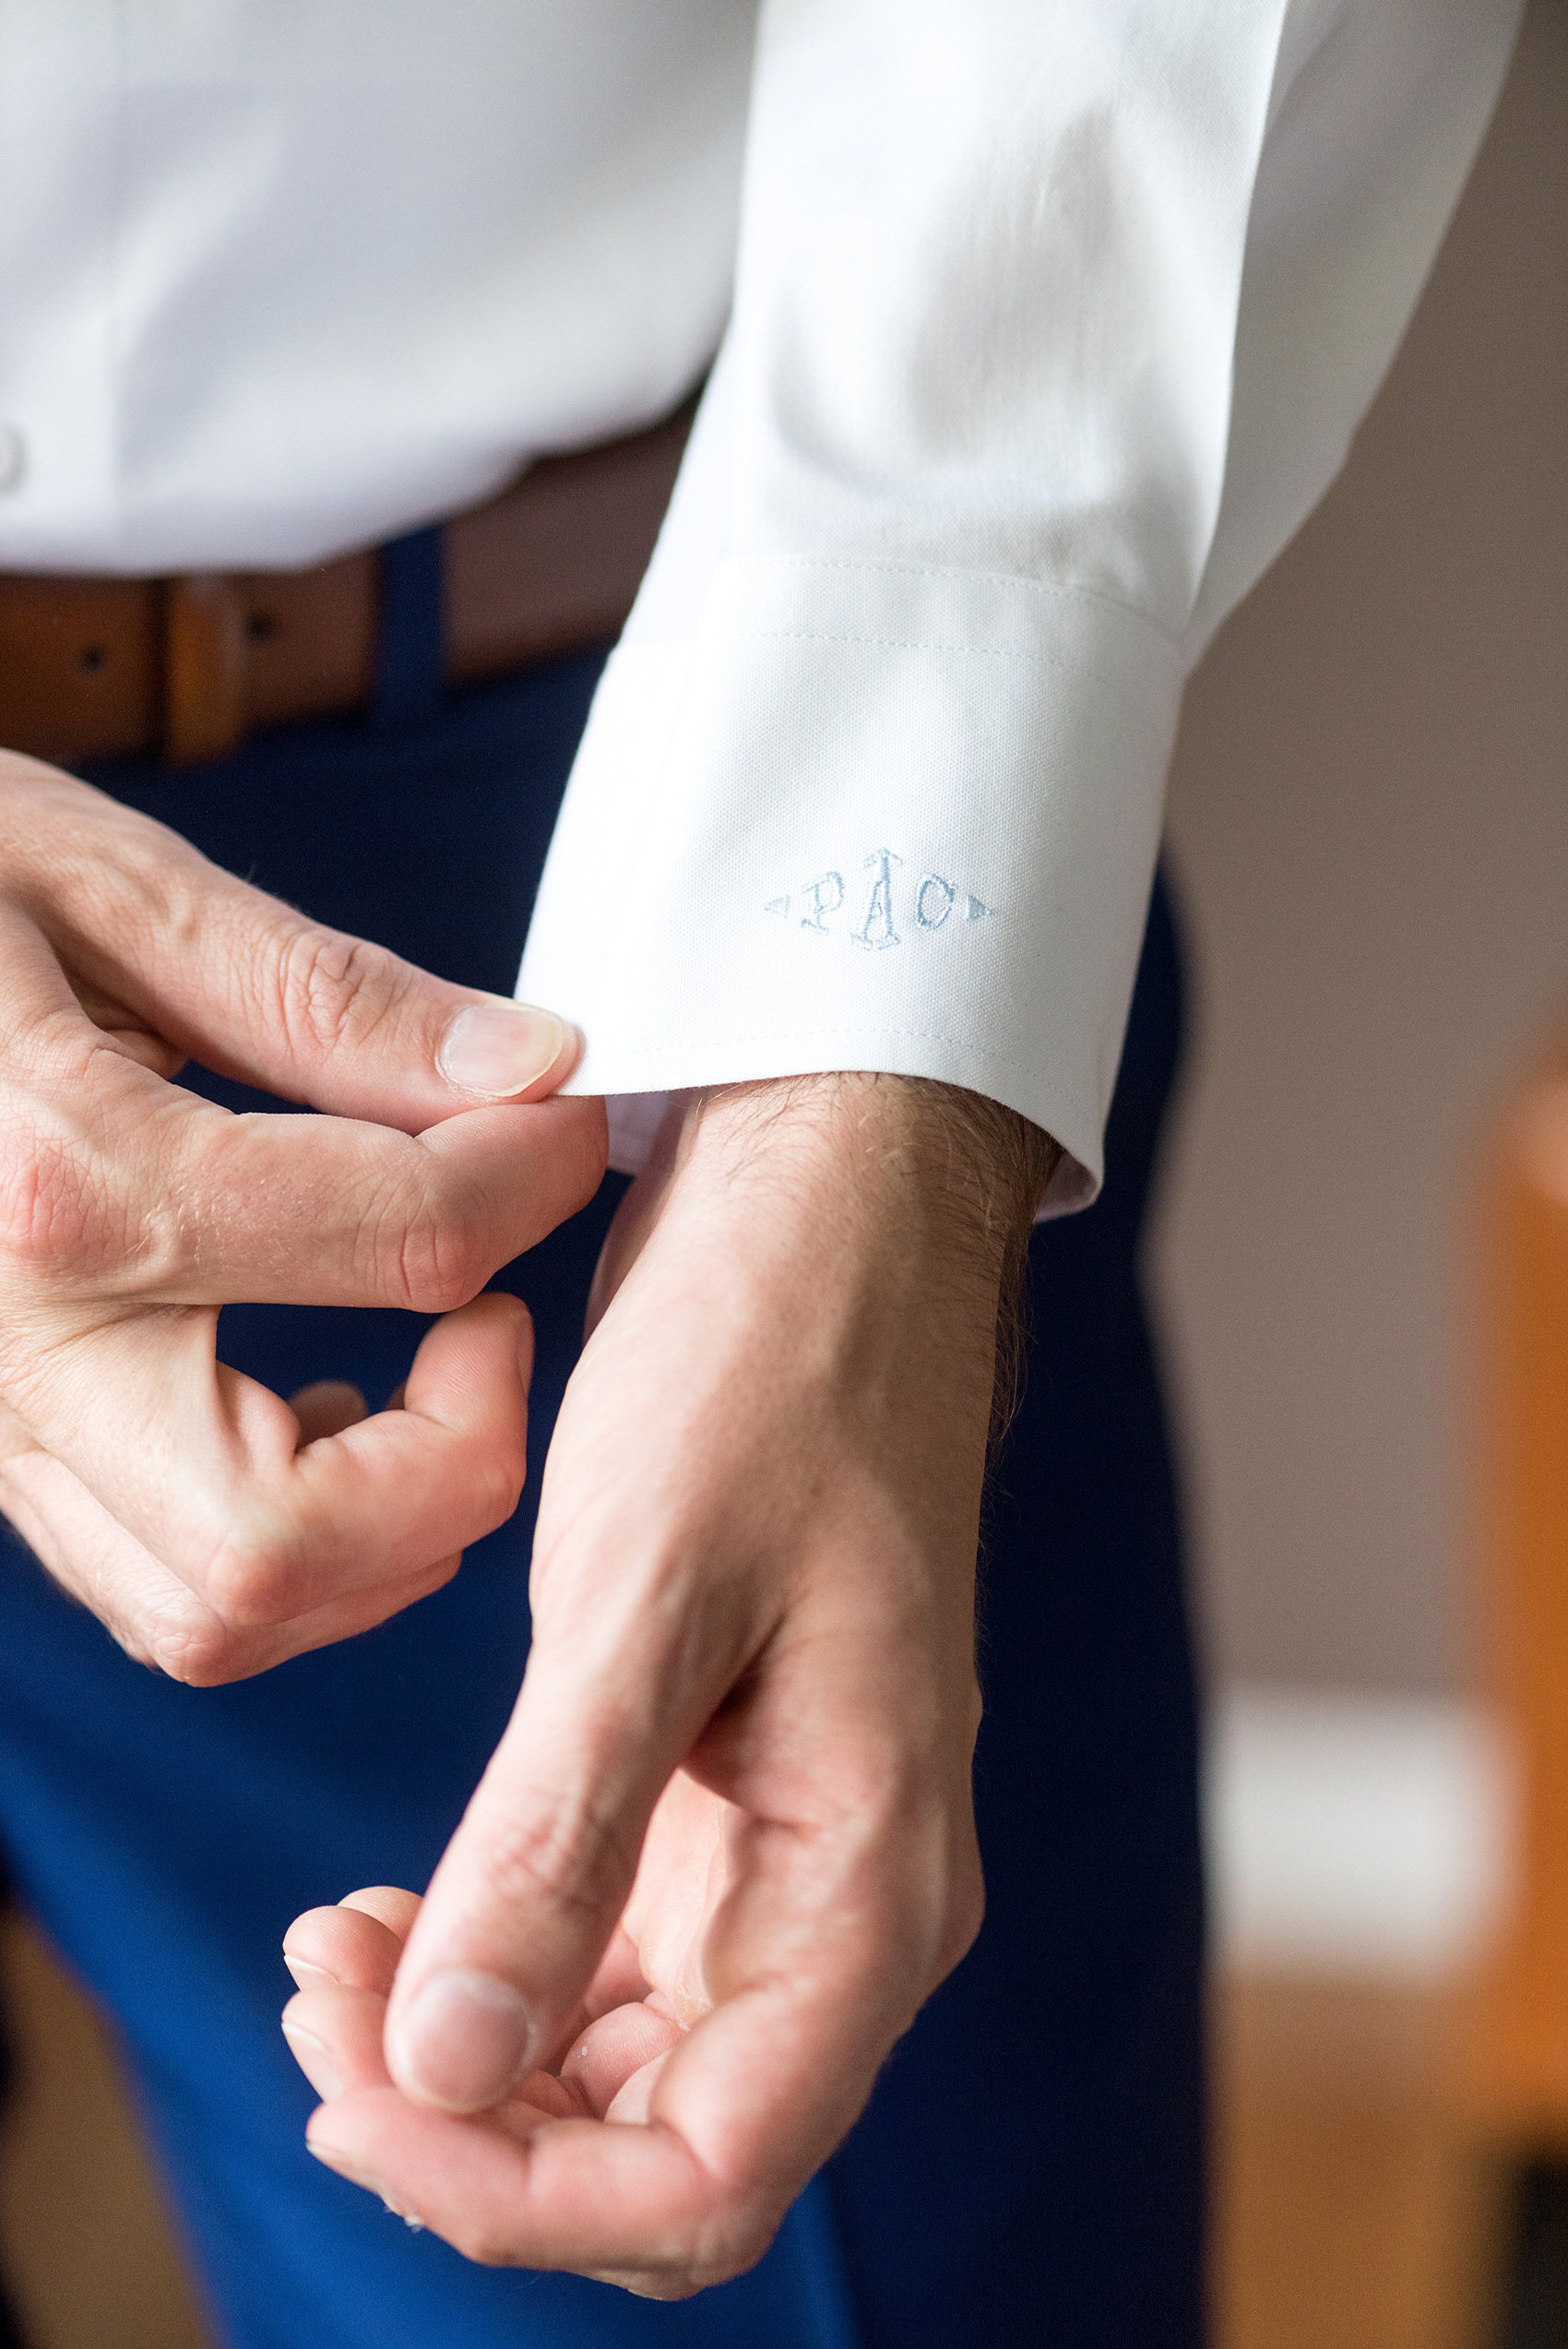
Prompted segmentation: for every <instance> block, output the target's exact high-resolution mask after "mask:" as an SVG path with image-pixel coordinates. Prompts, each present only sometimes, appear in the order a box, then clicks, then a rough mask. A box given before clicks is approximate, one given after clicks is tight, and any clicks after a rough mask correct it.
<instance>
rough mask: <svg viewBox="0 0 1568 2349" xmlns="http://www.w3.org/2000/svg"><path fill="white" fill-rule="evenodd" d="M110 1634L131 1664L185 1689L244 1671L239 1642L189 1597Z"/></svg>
mask: <svg viewBox="0 0 1568 2349" xmlns="http://www.w3.org/2000/svg"><path fill="white" fill-rule="evenodd" d="M116 1637H117V1638H118V1640H119V1642H120V1645H121V1647H123V1648H124V1649H125V1652H126V1654H127V1655H128V1656H130V1657H132V1658H133V1659H134V1661H135V1662H136V1663H144V1664H146V1665H147V1666H148V1669H149V1670H151V1671H153V1672H157V1673H161V1675H163V1677H164V1678H165V1679H166V1680H178V1681H180V1682H182V1683H183V1684H184V1686H185V1687H188V1688H217V1687H221V1686H222V1685H223V1683H224V1682H225V1681H229V1680H237V1679H239V1678H241V1677H243V1675H244V1670H245V1663H244V1642H243V1641H241V1640H237V1639H236V1638H235V1636H234V1634H233V1632H232V1630H231V1629H230V1628H229V1627H228V1625H227V1624H225V1623H222V1622H220V1620H219V1619H218V1617H217V1616H214V1615H212V1614H211V1613H210V1612H209V1611H208V1609H207V1608H206V1607H204V1606H202V1605H201V1604H200V1602H199V1601H197V1600H196V1599H194V1598H193V1599H190V1600H188V1601H185V1602H182V1603H175V1604H171V1605H169V1606H167V1607H165V1608H162V1609H160V1611H159V1612H158V1613H156V1614H154V1615H151V1616H147V1617H145V1618H144V1619H142V1620H141V1621H139V1622H137V1623H136V1624H133V1625H131V1626H129V1627H128V1628H126V1629H125V1630H123V1631H121V1632H118V1633H117V1634H116Z"/></svg>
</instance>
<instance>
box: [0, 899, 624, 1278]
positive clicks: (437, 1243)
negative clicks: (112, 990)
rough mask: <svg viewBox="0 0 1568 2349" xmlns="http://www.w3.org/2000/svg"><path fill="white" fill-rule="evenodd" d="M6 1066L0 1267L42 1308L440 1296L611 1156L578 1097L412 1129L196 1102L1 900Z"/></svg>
mask: <svg viewBox="0 0 1568 2349" xmlns="http://www.w3.org/2000/svg"><path fill="white" fill-rule="evenodd" d="M0 1063H3V1065H4V1067H5V1069H6V1076H7V1079H8V1080H9V1082H8V1085H7V1099H6V1117H5V1119H4V1121H0V1178H3V1180H0V1267H3V1268H4V1270H6V1272H7V1273H8V1274H9V1276H10V1277H11V1279H12V1281H13V1282H20V1283H21V1284H22V1287H23V1292H24V1294H25V1292H26V1289H27V1287H28V1286H29V1284H30V1285H32V1286H36V1287H38V1288H40V1289H41V1290H42V1294H43V1295H44V1297H45V1299H46V1301H47V1302H48V1303H49V1304H51V1305H54V1304H58V1303H62V1302H68V1301H69V1300H70V1299H71V1298H72V1297H73V1296H80V1297H82V1298H84V1299H86V1300H88V1301H89V1302H90V1303H91V1304H92V1305H93V1306H98V1305H101V1302H102V1301H103V1299H104V1297H105V1296H109V1297H124V1298H125V1299H136V1298H141V1297H146V1298H148V1299H151V1300H156V1301H157V1302H159V1303H165V1304H175V1303H186V1304H229V1303H231V1302H234V1301H240V1300H245V1301H249V1302H253V1303H277V1304H321V1305H336V1304H340V1305H389V1306H407V1307H410V1308H411V1309H412V1310H414V1311H420V1312H442V1311H445V1310H446V1309H447V1308H448V1307H450V1306H456V1305H459V1304H462V1303H465V1302H466V1301H467V1300H468V1298H469V1297H471V1296H473V1295H475V1294H478V1292H479V1290H480V1289H481V1288H482V1287H483V1285H484V1283H485V1282H486V1281H487V1280H488V1279H489V1277H490V1275H491V1274H492V1273H493V1271H495V1270H496V1269H497V1268H498V1267H499V1266H500V1265H502V1264H504V1263H506V1262H508V1261H509V1260H510V1259H511V1258H512V1257H514V1256H517V1255H520V1254H521V1253H522V1251H523V1250H524V1249H525V1248H528V1247H531V1246H533V1245H534V1243H535V1242H536V1241H537V1240H539V1239H541V1238H542V1237H543V1236H544V1234H545V1233H546V1232H548V1231H551V1230H552V1229H553V1227H554V1225H555V1224H556V1223H557V1222H560V1221H561V1220H562V1218H563V1217H564V1216H565V1215H568V1214H570V1213H571V1212H572V1211H573V1210H574V1209H576V1207H579V1206H581V1205H582V1204H583V1203H584V1201H586V1200H587V1199H588V1198H590V1197H591V1196H592V1194H593V1192H594V1190H595V1189H596V1187H597V1186H598V1184H599V1180H600V1175H601V1174H602V1172H603V1167H604V1149H605V1141H604V1116H603V1105H602V1103H597V1102H591V1101H575V1102H555V1103H543V1104H540V1105H538V1106H535V1107H491V1108H473V1107H471V1106H468V1105H466V1104H464V1103H457V1102H452V1103H448V1104H447V1105H446V1108H445V1112H444V1113H443V1120H444V1122H441V1123H437V1124H435V1125H434V1126H433V1127H430V1128H428V1129H427V1130H425V1131H423V1132H422V1133H420V1134H418V1135H417V1136H416V1135H411V1134H409V1133H404V1132H398V1131H394V1130H391V1129H390V1128H389V1127H386V1126H380V1125H373V1124H368V1123H365V1122H362V1121H353V1120H350V1119H348V1118H341V1117H275V1116H267V1115H247V1116H235V1115H232V1114H231V1113H230V1112H229V1111H227V1110H223V1109H220V1108H218V1107H217V1106H216V1105H215V1104H213V1103H209V1102H204V1101H199V1100H197V1099H196V1096H195V1095H193V1094H191V1093H188V1092H186V1091H183V1090H182V1089H180V1088H179V1087H176V1086H172V1085H169V1084H166V1083H164V1082H163V1081H162V1080H161V1079H160V1078H159V1077H157V1076H155V1075H153V1074H152V1073H151V1072H149V1071H148V1069H146V1068H144V1067H139V1066H137V1063H136V1062H135V1061H134V1060H133V1059H131V1058H128V1057H127V1056H126V1055H125V1054H124V1053H122V1052H120V1051H118V1050H112V1049H109V1048H107V1045H106V1039H105V1037H104V1035H103V1033H102V1031H101V1030H100V1029H98V1028H96V1027H95V1026H94V1025H93V1023H92V1022H91V1021H90V1020H89V1019H87V1017H86V1016H85V1015H84V1013H83V1011H82V1009H81V1007H80V1005H79V1004H78V1002H77V998H76V996H74V995H73V994H72V992H71V989H70V987H69V986H68V985H67V984H66V982H65V975H64V973H63V972H62V971H61V969H60V966H59V964H58V962H57V961H56V960H55V959H54V957H53V953H52V952H51V950H50V948H49V947H48V945H47V943H46V941H45V940H44V938H43V937H42V935H41V934H40V932H39V931H38V930H37V929H36V928H35V927H34V926H33V924H31V923H30V921H29V920H27V918H26V917H25V916H24V915H22V914H21V913H19V912H18V910H17V908H16V907H15V906H12V905H8V904H6V903H5V902H4V901H3V900H0ZM457 1109H463V1110H464V1112H465V1114H464V1115H454V1114H453V1113H454V1111H456V1110H457Z"/></svg>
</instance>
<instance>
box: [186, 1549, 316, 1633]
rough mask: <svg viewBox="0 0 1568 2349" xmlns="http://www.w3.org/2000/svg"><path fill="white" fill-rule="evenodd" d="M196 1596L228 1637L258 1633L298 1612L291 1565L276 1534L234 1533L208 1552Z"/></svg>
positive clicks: (292, 1563) (295, 1576)
mask: <svg viewBox="0 0 1568 2349" xmlns="http://www.w3.org/2000/svg"><path fill="white" fill-rule="evenodd" d="M200 1580H201V1595H202V1598H203V1600H204V1601H205V1602H206V1604H207V1605H208V1607H209V1608H210V1609H211V1611H212V1613H213V1615H214V1616H216V1617H217V1619H218V1621H219V1623H220V1626H222V1627H223V1628H225V1629H227V1630H229V1631H246V1630H258V1629H262V1628H266V1627H267V1626H268V1625H272V1624H277V1623H281V1622H284V1621H285V1620H286V1619H287V1618H288V1617H289V1616H291V1615H293V1614H295V1613H296V1612H297V1611H298V1593H297V1588H296V1585H297V1574H296V1568H295V1560H294V1558H293V1557H292V1556H291V1554H290V1550H289V1547H288V1545H287V1544H286V1543H285V1542H284V1541H283V1540H282V1539H281V1538H280V1537H279V1534H278V1533H276V1532H263V1531H261V1530H260V1529H257V1530H255V1531H254V1532H247V1531H245V1530H244V1529H243V1528H236V1529H235V1530H234V1531H232V1532H230V1533H229V1534H228V1535H227V1536H226V1537H225V1539H224V1540H223V1541H222V1542H221V1543H220V1544H218V1546H217V1547H216V1548H215V1549H214V1550H213V1552H212V1555H211V1556H210V1557H209V1558H208V1562H207V1565H206V1568H205V1569H204V1571H203V1573H202V1575H201V1578H200Z"/></svg>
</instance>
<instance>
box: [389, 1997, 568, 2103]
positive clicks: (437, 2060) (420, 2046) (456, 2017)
mask: <svg viewBox="0 0 1568 2349" xmlns="http://www.w3.org/2000/svg"><path fill="white" fill-rule="evenodd" d="M393 2037H394V2047H395V2054H396V2069H397V2070H398V2073H399V2075H400V2078H401V2082H402V2084H403V2085H404V2086H406V2087H407V2088H409V2089H410V2091H411V2092H412V2093H414V2094H416V2095H420V2096H423V2097H424V2098H425V2099H426V2100H427V2101H428V2102H429V2103H431V2104H433V2105H445V2106H446V2108H447V2110H448V2111H449V2112H455V2113H475V2112H481V2111H482V2110H483V2109H484V2108H485V2106H487V2105H497V2104H499V2103H500V2101H501V2099H502V2097H503V2096H505V2093H506V2091H507V2090H508V2088H510V2087H511V2086H512V2084H513V2082H514V2081H517V2080H519V2079H520V2078H521V2076H522V2074H523V2073H524V2072H525V2071H526V2070H527V2069H528V2068H529V2056H530V2054H531V2053H532V2050H533V2039H534V2029H533V2016H532V2015H531V2013H530V2012H529V2008H528V2006H527V2004H526V2002H525V2001H524V2000H523V1999H522V1998H520V1997H518V1995H517V1991H515V1990H514V1989H513V1988H512V1987H511V1985H510V1984H508V1983H505V1982H498V1981H497V1980H496V1978H495V1976H494V1975H493V1974H492V1973H469V1971H468V1970H467V1969H466V1968H461V1967H459V1968H457V1969H455V1970H454V1971H453V1972H451V1973H438V1974H435V1975H434V1976H433V1978H432V1979H431V1980H430V1981H429V1982H427V1983H426V1984H425V1985H424V1987H423V1988H422V1990H420V1991H418V1992H417V1993H416V1994H415V1997H414V1998H413V2001H412V2003H411V2004H410V2006H409V2007H408V2009H406V2010H405V2012H404V2013H403V2014H402V2015H401V2016H400V2017H399V2019H398V2024H397V2027H396V2030H395V2032H394V2034H393Z"/></svg>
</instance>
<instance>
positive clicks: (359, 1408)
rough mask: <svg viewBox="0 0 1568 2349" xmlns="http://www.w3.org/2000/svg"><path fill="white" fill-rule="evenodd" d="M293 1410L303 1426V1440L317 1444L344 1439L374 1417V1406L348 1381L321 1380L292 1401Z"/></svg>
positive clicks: (293, 1396)
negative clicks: (347, 1430) (349, 1430)
mask: <svg viewBox="0 0 1568 2349" xmlns="http://www.w3.org/2000/svg"><path fill="white" fill-rule="evenodd" d="M289 1409H290V1410H291V1412H292V1413H293V1414H294V1417H295V1418H296V1419H297V1420H298V1421H299V1423H300V1439H301V1441H302V1442H303V1443H306V1444H314V1443H315V1440H316V1438H317V1437H318V1436H340V1435H341V1434H342V1432H343V1430H344V1428H345V1427H353V1426H356V1425H358V1423H359V1422H360V1421H361V1420H362V1419H366V1418H368V1417H369V1415H370V1406H369V1405H368V1404H367V1403H366V1401H365V1399H364V1397H363V1396H362V1394H361V1392H360V1390H359V1389H358V1388H357V1387H351V1386H350V1384H349V1382H348V1380H347V1379H346V1378H317V1379H315V1381H314V1382H313V1384H312V1385H310V1386H308V1387H301V1388H300V1389H299V1390H298V1392H297V1393H295V1394H292V1395H291V1396H290V1398H289Z"/></svg>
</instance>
